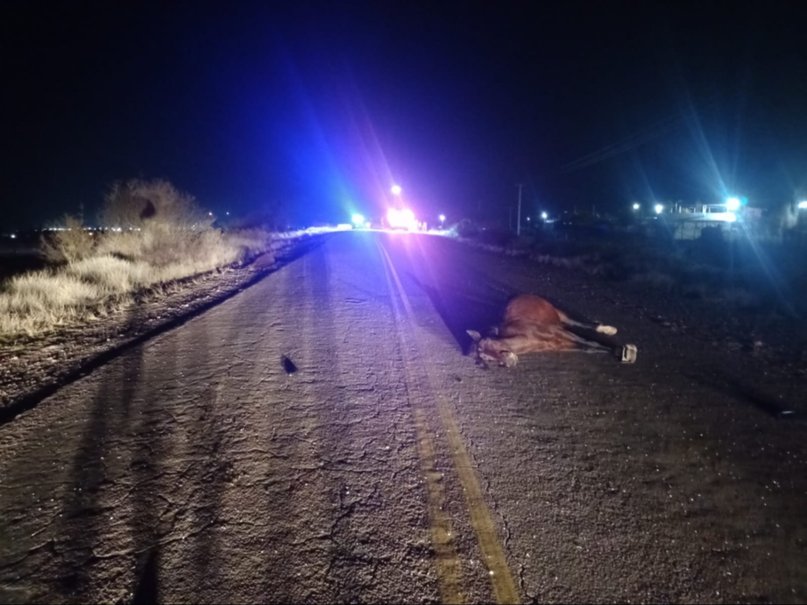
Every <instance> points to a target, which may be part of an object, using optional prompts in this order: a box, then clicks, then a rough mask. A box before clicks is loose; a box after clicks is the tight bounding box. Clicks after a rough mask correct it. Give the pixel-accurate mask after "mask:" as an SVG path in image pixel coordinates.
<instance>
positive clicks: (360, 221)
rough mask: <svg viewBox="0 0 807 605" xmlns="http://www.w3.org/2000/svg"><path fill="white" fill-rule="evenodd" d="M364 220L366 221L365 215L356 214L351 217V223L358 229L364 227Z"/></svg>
mask: <svg viewBox="0 0 807 605" xmlns="http://www.w3.org/2000/svg"><path fill="white" fill-rule="evenodd" d="M364 220H365V219H364V215H363V214H359V213H358V212H356V213H355V214H353V215H352V216H351V217H350V221H351V222H352V223H353V224H354V225H356V226H357V227H361V226H363V225H364Z"/></svg>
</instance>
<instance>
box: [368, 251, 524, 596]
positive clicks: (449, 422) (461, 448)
mask: <svg viewBox="0 0 807 605" xmlns="http://www.w3.org/2000/svg"><path fill="white" fill-rule="evenodd" d="M379 248H380V251H381V256H382V259H383V264H384V267H385V273H386V277H387V282H388V286H389V289H390V295H391V298H392V300H393V306H394V311H395V314H396V316H397V318H398V319H399V320H403V321H407V322H408V323H412V322H413V320H414V313H413V310H412V306H411V304H410V302H409V299H408V297H407V295H406V292H405V290H404V288H403V285H402V284H401V281H400V278H399V277H398V273H397V271H396V270H395V267H394V265H393V263H392V259H391V258H390V256H389V253H388V252H387V251H386V249H384V247H383V246H381V245H380V244H379ZM398 301H400V305H402V306H403V313H401V309H400V306H399V304H398ZM402 315H403V317H402ZM399 335H400V337H401V338H402V339H406V335H405V333H404V332H402V331H401V332H399ZM414 338H415V340H417V336H415V337H414ZM414 346H415V348H416V349H421V348H422V347H420V346H419V343H417V342H415V343H414ZM407 361H411V362H413V363H415V364H416V365H417V367H418V370H420V372H419V374H420V375H421V376H423V377H424V378H425V381H426V386H427V389H428V391H427V395H429V396H431V397H433V398H434V400H435V404H436V408H437V411H438V415H439V417H440V422H441V423H442V426H443V429H444V432H445V435H446V439H447V441H448V446H449V451H450V453H451V458H452V461H453V464H454V469H455V471H456V473H457V476H458V477H459V480H460V483H461V484H462V487H463V493H464V495H465V501H466V505H467V508H468V512H469V514H470V519H471V526H472V527H473V529H474V533H475V534H476V538H477V541H478V543H479V547H480V550H481V551H482V555H483V557H484V559H485V563H486V564H487V566H488V569H489V573H490V582H491V586H492V588H493V592H494V595H495V597H496V602H497V603H518V602H520V598H519V594H518V590H517V589H516V585H515V582H514V580H513V575H512V572H511V571H510V568H509V566H508V564H507V558H506V557H505V554H504V549H503V547H502V546H501V543H500V541H499V538H498V535H497V532H496V528H495V524H494V523H493V519H492V518H491V514H490V511H489V509H488V507H487V504H486V503H485V500H484V497H483V495H482V488H481V487H480V485H479V480H478V478H477V476H476V471H475V468H474V466H473V463H472V462H471V459H470V456H469V455H468V451H467V450H466V448H465V444H464V443H463V441H462V436H461V434H460V431H459V427H458V425H457V421H456V419H455V417H454V413H453V411H452V409H451V407H450V405H449V403H448V401H446V399H445V398H444V397H442V396H441V395H440V393H439V392H438V391H437V390H436V389H435V388H434V384H435V382H436V381H435V379H434V377H433V376H432V373H431V372H430V371H429V369H428V367H426V366H425V365H424V364H421V363H419V362H418V361H417V360H414V359H411V358H410V359H409V360H407ZM404 370H405V373H406V375H407V378H408V382H410V383H412V382H414V381H412V377H411V375H410V373H409V372H408V371H406V368H404ZM413 403H415V405H417V404H416V402H413ZM415 418H416V424H417V430H418V435H419V439H420V440H421V441H422V440H423V438H424V437H423V436H424V435H426V439H429V437H428V432H427V430H426V427H425V426H424V424H425V423H424V422H423V421H424V420H425V413H424V412H423V410H422V409H421V408H418V407H415ZM433 450H434V448H433V445H432V446H431V456H430V458H431V460H430V459H429V456H428V454H429V452H428V451H426V452H425V453H426V454H427V455H426V456H423V455H422V462H423V467H424V475H425V476H426V478H427V485H429V498H430V500H431V502H430V506H429V508H430V509H432V508H433V507H436V509H437V510H438V511H439V512H441V513H442V505H441V500H440V492H442V490H443V488H442V486H440V492H435V493H433V492H432V486H431V484H430V483H429V482H430V477H431V478H432V480H433V479H434V473H433V466H434V465H433V460H434V454H433ZM442 499H443V500H444V499H445V497H444V496H443V498H442ZM443 514H444V513H443ZM441 522H442V521H441V519H440V517H439V515H433V516H432V536H433V540H434V547H435V550H436V551H437V552H438V570H439V573H440V578H441V587H444V588H445V590H446V593H449V591H450V590H451V589H452V582H453V581H455V580H454V579H453V578H452V576H451V574H450V573H449V572H450V571H451V569H453V567H452V568H446V565H445V562H444V564H443V565H442V566H441V565H440V564H439V561H440V560H441V557H440V550H439V549H440V548H445V547H446V546H450V548H451V551H453V560H452V561H451V562H452V566H453V565H456V570H457V571H458V570H459V559H458V558H457V554H456V549H455V548H454V547H453V545H451V544H452V543H451V540H450V536H446V535H445V533H444V531H445V529H444V527H441ZM435 536H436V537H437V539H435V538H434V537H435ZM445 538H449V539H445ZM449 560H451V559H450V557H449ZM447 596H448V595H447V594H446V595H444V601H445V602H457V599H456V598H454V599H452V598H446V597H447Z"/></svg>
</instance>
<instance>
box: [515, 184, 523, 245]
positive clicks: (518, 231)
mask: <svg viewBox="0 0 807 605" xmlns="http://www.w3.org/2000/svg"><path fill="white" fill-rule="evenodd" d="M523 186H524V185H523V184H522V183H518V212H517V213H516V237H518V236H520V235H521V188H522V187H523Z"/></svg>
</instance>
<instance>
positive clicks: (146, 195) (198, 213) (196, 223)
mask: <svg viewBox="0 0 807 605" xmlns="http://www.w3.org/2000/svg"><path fill="white" fill-rule="evenodd" d="M101 221H102V223H103V224H104V225H106V226H107V227H117V228H120V229H123V230H128V229H134V230H138V229H139V230H145V229H148V228H152V227H155V226H160V227H163V228H165V227H167V228H170V229H182V230H188V231H202V230H205V229H209V228H210V226H211V225H212V224H213V218H212V217H211V216H209V215H208V214H207V213H206V212H205V211H203V210H202V209H201V208H200V207H199V206H198V205H197V204H196V199H195V198H194V197H193V196H192V195H190V194H187V193H183V192H181V191H179V190H178V189H177V188H176V187H174V186H173V185H172V184H171V183H169V182H168V181H165V180H162V179H154V180H151V181H145V180H141V179H133V180H130V181H127V182H125V183H122V182H117V183H114V184H113V185H112V187H111V188H110V190H109V191H108V192H107V194H106V196H105V198H104V207H103V210H102V211H101Z"/></svg>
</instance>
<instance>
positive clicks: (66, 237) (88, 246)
mask: <svg viewBox="0 0 807 605" xmlns="http://www.w3.org/2000/svg"><path fill="white" fill-rule="evenodd" d="M40 248H41V250H42V253H43V254H44V256H45V259H46V260H47V261H48V262H50V263H54V264H61V263H66V262H67V263H70V262H74V261H78V260H82V259H84V258H88V257H89V256H91V255H92V254H93V252H94V249H95V238H94V237H93V234H92V232H91V231H87V230H85V229H84V225H82V223H81V221H80V220H79V219H78V218H76V217H74V216H70V215H69V214H68V215H66V216H65V217H64V229H63V230H62V231H52V232H49V233H48V234H46V235H43V236H42V239H41V240H40Z"/></svg>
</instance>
